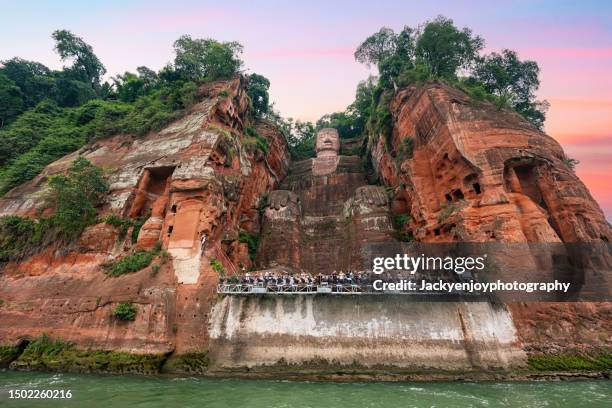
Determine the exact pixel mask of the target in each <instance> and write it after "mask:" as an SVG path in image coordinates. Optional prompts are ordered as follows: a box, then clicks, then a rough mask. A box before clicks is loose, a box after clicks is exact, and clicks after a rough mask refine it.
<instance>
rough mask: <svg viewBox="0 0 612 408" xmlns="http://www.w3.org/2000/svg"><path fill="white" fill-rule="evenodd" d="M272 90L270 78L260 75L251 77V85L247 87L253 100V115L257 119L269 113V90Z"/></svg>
mask: <svg viewBox="0 0 612 408" xmlns="http://www.w3.org/2000/svg"><path fill="white" fill-rule="evenodd" d="M269 88H270V81H269V80H268V78H266V77H264V76H263V75H259V74H251V75H249V84H248V87H247V94H248V95H249V98H251V103H252V105H253V113H254V115H255V117H260V116H261V115H263V114H265V113H268V111H269V109H270V96H269V94H268V89H269Z"/></svg>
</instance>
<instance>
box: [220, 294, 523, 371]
mask: <svg viewBox="0 0 612 408" xmlns="http://www.w3.org/2000/svg"><path fill="white" fill-rule="evenodd" d="M210 335H211V345H210V354H209V356H210V358H211V367H210V369H211V370H213V371H223V370H236V369H238V368H241V369H243V370H246V369H248V370H250V371H255V372H257V371H258V370H262V371H263V370H265V369H266V368H269V369H274V366H275V365H280V366H281V368H283V366H284V365H287V366H288V368H287V369H288V370H289V371H297V372H299V371H300V370H304V369H307V368H312V365H313V364H314V365H315V366H316V365H319V366H320V368H321V369H325V368H326V365H330V366H333V367H335V368H336V369H337V370H339V371H341V370H342V369H345V370H346V369H351V368H352V369H354V370H355V371H357V372H359V371H362V372H367V371H368V370H371V369H376V368H381V367H386V368H387V369H390V370H393V369H400V370H401V369H403V370H405V371H412V372H418V371H419V370H425V371H427V370H429V371H435V370H443V371H470V370H479V369H509V368H511V367H512V368H516V367H520V366H522V365H524V364H525V354H524V353H523V351H522V350H521V347H520V343H519V341H518V338H517V336H516V331H515V329H514V325H513V322H512V317H511V315H510V313H509V312H508V311H507V310H505V309H504V308H499V307H498V308H495V307H493V306H492V305H490V304H488V303H480V302H478V303H462V302H411V301H407V299H406V297H404V296H393V295H356V296H321V295H315V296H280V297H279V296H277V297H272V296H267V297H266V296H228V297H225V298H223V299H222V300H221V301H220V302H218V303H217V304H216V305H215V308H214V309H213V312H212V316H211V329H210ZM266 366H268V367H266Z"/></svg>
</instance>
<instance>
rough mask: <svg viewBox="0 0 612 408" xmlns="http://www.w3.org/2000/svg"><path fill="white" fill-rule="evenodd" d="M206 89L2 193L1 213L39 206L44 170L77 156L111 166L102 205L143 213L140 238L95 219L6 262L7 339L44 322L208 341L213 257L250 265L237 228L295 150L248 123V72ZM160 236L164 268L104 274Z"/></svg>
mask: <svg viewBox="0 0 612 408" xmlns="http://www.w3.org/2000/svg"><path fill="white" fill-rule="evenodd" d="M221 91H225V92H221ZM199 93H200V99H201V102H200V103H198V104H197V105H195V106H194V107H192V108H191V109H190V111H189V112H188V113H187V115H186V116H185V117H183V118H182V119H180V120H178V121H176V122H174V123H172V124H170V125H169V126H168V127H166V128H165V129H163V130H162V131H160V132H158V133H151V134H149V135H147V136H146V137H144V138H142V139H134V138H132V137H130V136H127V135H117V136H115V137H113V138H110V139H106V140H100V141H96V142H94V143H92V144H90V145H87V146H85V147H83V148H82V149H80V150H79V151H78V152H76V153H74V154H71V155H69V156H66V157H65V158H63V159H61V160H59V161H57V162H55V163H52V164H51V165H49V166H48V167H47V168H46V169H45V170H44V172H43V173H42V174H41V175H40V176H38V177H37V178H35V179H34V180H32V181H31V182H29V183H26V184H24V185H22V186H20V187H18V188H16V189H14V190H12V191H11V192H9V193H8V194H7V195H6V196H4V197H3V198H2V199H1V200H0V213H2V214H22V215H30V214H34V213H35V212H36V209H37V208H38V206H39V205H40V204H41V203H42V200H43V199H44V194H43V192H44V185H45V179H46V177H47V176H49V175H51V174H54V173H58V172H61V171H64V170H65V169H66V168H67V167H68V166H69V165H70V163H71V162H72V161H73V160H74V159H75V158H76V157H77V155H79V154H80V155H83V156H84V157H86V158H87V159H88V160H90V161H91V162H92V163H94V164H96V165H98V166H101V167H103V168H105V169H107V170H108V171H109V172H110V180H109V181H110V191H109V193H108V196H107V198H106V204H105V205H104V208H103V209H101V212H103V213H114V214H116V215H118V216H122V217H129V218H132V219H136V218H138V217H142V218H146V222H145V223H144V225H143V226H142V228H141V230H140V232H139V234H138V235H137V240H136V242H134V243H132V242H131V241H130V239H129V235H130V234H129V233H128V234H127V236H128V238H126V237H119V236H118V232H117V231H116V230H115V228H113V227H111V226H109V225H106V224H98V225H95V226H93V227H90V228H89V229H88V230H87V231H86V232H85V233H84V234H83V236H82V237H81V239H80V241H79V242H78V243H76V244H75V245H73V247H69V248H56V247H50V248H47V249H46V250H45V251H43V252H41V253H39V254H37V255H34V256H32V257H31V258H29V259H25V260H23V261H22V262H19V263H11V264H8V265H5V266H4V268H3V270H2V274H1V275H0V299H2V301H3V305H2V307H0V320H1V321H2V322H3V324H2V325H1V327H0V342H1V343H3V344H7V343H9V344H10V343H16V342H18V341H19V340H20V339H24V338H31V337H34V336H37V335H39V334H41V333H43V332H46V333H49V334H50V335H51V336H57V337H60V338H62V339H65V340H68V341H72V342H74V343H75V344H76V345H77V346H80V347H91V348H99V349H106V350H116V351H127V352H133V353H168V352H171V351H176V352H178V353H185V352H191V351H201V350H203V349H205V346H206V343H207V321H208V313H209V310H210V305H211V301H212V300H213V299H214V297H215V296H216V284H217V279H218V274H217V273H216V272H215V271H213V270H212V268H211V266H210V260H211V259H213V258H214V259H216V260H217V261H218V262H220V264H221V265H222V266H223V267H224V268H225V269H226V270H227V271H228V272H232V271H236V270H237V269H238V268H240V265H241V264H243V265H244V267H245V268H246V267H249V265H250V264H249V262H250V260H249V257H248V250H247V249H246V244H244V243H240V242H239V241H238V233H239V231H240V230H244V231H246V232H257V230H258V228H259V213H258V210H257V209H258V206H259V201H260V200H261V197H262V196H264V195H265V194H266V193H267V192H268V191H269V190H270V189H272V188H273V187H275V186H277V185H278V183H279V182H280V181H281V180H282V179H283V178H284V176H285V174H286V172H287V169H288V166H289V164H288V163H289V155H288V150H287V144H286V142H285V139H284V136H283V135H282V134H281V133H280V132H279V131H278V130H277V129H276V127H274V126H273V125H271V124H268V123H266V122H259V123H255V124H254V128H255V130H256V131H257V132H258V133H259V134H260V135H261V137H263V138H265V139H266V140H267V142H268V145H269V151H268V152H263V151H261V150H259V149H257V148H256V147H255V146H256V143H254V140H253V138H252V137H248V136H245V135H244V134H243V133H242V129H243V127H244V126H245V118H246V111H247V109H248V100H247V96H246V91H245V82H244V80H243V79H236V80H233V81H229V82H217V83H213V84H209V85H207V86H203V87H202V88H201V89H200V90H199ZM220 93H221V94H220ZM220 95H228V96H220ZM157 242H161V245H162V248H165V249H166V250H167V251H168V253H169V254H170V261H168V262H167V263H165V264H162V265H161V268H159V270H157V271H154V270H153V269H151V268H146V269H144V270H141V271H139V272H136V273H134V274H128V275H123V276H121V277H116V278H112V277H107V276H106V275H105V274H104V270H103V269H102V267H101V265H102V264H103V263H105V262H109V261H111V260H113V259H118V258H120V257H122V256H124V255H125V254H126V253H127V252H129V251H130V250H132V249H143V250H147V249H151V248H153V247H154V246H155V245H156V243H157ZM125 301H130V302H133V303H134V304H136V305H137V308H138V313H137V318H136V321H135V322H133V323H129V324H127V323H122V322H119V321H117V320H116V319H114V318H112V317H111V314H110V312H111V310H112V308H114V306H115V305H116V304H117V303H118V302H125Z"/></svg>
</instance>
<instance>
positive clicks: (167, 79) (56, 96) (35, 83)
mask: <svg viewBox="0 0 612 408" xmlns="http://www.w3.org/2000/svg"><path fill="white" fill-rule="evenodd" d="M52 37H53V39H54V40H55V50H56V51H57V53H58V55H59V57H60V58H61V60H62V61H65V62H68V63H69V65H68V66H65V67H64V68H63V69H62V70H59V71H54V70H51V69H49V68H47V67H46V66H44V65H43V64H40V63H38V62H34V61H27V60H23V59H21V58H18V57H15V58H12V59H10V60H7V61H2V62H1V65H0V194H4V193H6V192H7V191H9V190H10V189H12V188H13V187H15V186H17V185H19V184H21V183H23V182H24V181H27V180H30V179H32V178H33V177H35V176H36V175H37V174H39V173H40V172H41V171H42V169H43V168H44V167H45V166H46V165H47V164H49V163H51V162H52V161H54V160H57V159H58V158H60V157H62V156H64V155H66V154H67V153H70V152H73V151H75V150H76V149H78V148H79V147H81V146H83V145H84V144H85V143H87V142H88V141H91V140H93V139H96V138H101V137H106V136H109V135H113V134H118V133H129V134H134V135H136V136H142V135H145V134H147V133H148V132H149V131H152V130H159V129H161V128H162V127H163V126H165V125H166V124H168V123H169V122H170V121H172V120H174V119H176V118H178V117H180V116H181V115H182V114H183V111H184V110H185V109H186V108H188V107H189V106H190V105H192V104H193V103H195V101H196V94H197V88H198V84H199V83H200V82H202V81H207V80H217V79H227V78H230V77H233V76H234V75H236V74H237V73H238V70H239V69H240V67H241V65H242V61H241V60H240V58H239V56H240V53H241V52H242V46H241V45H240V44H238V43H235V42H230V43H221V42H218V41H215V40H212V39H192V38H191V37H189V36H182V37H180V38H179V39H178V40H177V41H176V42H175V43H174V49H175V52H176V57H175V59H174V62H173V63H171V64H168V65H167V66H165V67H164V68H162V69H161V70H160V71H159V72H155V71H153V70H151V69H149V68H147V67H144V66H141V67H138V68H137V69H136V73H131V72H126V73H124V74H122V75H117V76H115V77H113V78H111V81H110V82H109V81H106V82H102V81H103V75H104V74H105V73H106V69H105V67H104V65H103V64H102V62H101V61H100V60H99V59H98V57H97V56H96V55H95V53H94V51H93V48H92V47H91V46H90V45H89V44H87V43H86V42H85V41H84V40H83V39H81V38H79V37H77V36H76V35H74V34H73V33H71V32H70V31H67V30H58V31H55V32H54V33H53V35H52ZM261 78H263V77H261ZM263 79H265V78H263ZM266 81H267V80H266ZM253 82H254V83H257V82H258V81H257V78H256V79H255V80H254V81H253ZM260 82H261V81H260ZM264 83H265V82H264ZM267 84H268V85H267V86H269V82H268V83H267ZM260 86H261V85H260ZM267 86H266V87H264V88H263V89H260V90H259V91H258V92H255V95H259V96H258V97H257V100H256V102H255V103H254V108H255V109H256V110H257V109H259V110H263V111H265V108H264V107H263V105H265V106H267V103H268V98H267ZM254 89H255V88H254Z"/></svg>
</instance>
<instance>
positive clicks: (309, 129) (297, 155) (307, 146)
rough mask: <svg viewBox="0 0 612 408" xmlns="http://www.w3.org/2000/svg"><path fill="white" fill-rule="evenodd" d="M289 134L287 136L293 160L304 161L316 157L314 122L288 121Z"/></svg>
mask: <svg viewBox="0 0 612 408" xmlns="http://www.w3.org/2000/svg"><path fill="white" fill-rule="evenodd" d="M287 124H288V127H289V129H290V131H289V132H287V134H286V135H285V136H286V138H287V143H288V144H289V151H290V153H291V158H292V159H293V160H303V159H307V158H309V157H314V155H315V141H316V140H315V136H316V128H315V125H314V124H313V123H312V122H302V121H299V120H298V121H296V122H295V123H294V122H293V119H291V118H289V119H288V121H287Z"/></svg>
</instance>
